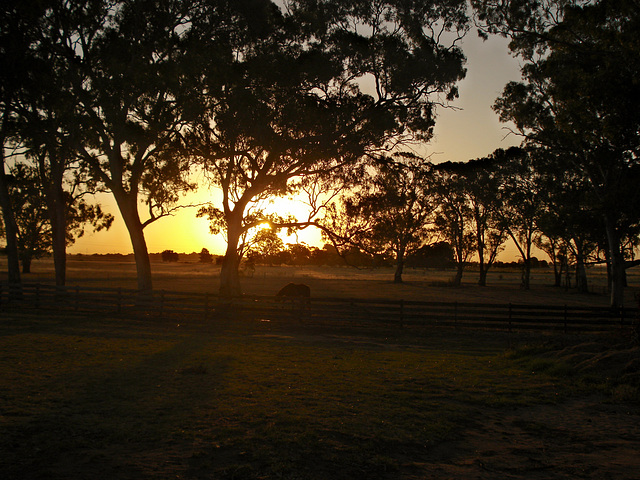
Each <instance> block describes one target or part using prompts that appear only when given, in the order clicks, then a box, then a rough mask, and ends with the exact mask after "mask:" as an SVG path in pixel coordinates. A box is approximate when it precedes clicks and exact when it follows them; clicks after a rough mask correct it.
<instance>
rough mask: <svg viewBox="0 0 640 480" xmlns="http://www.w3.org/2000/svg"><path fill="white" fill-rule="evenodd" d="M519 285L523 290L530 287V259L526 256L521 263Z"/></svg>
mask: <svg viewBox="0 0 640 480" xmlns="http://www.w3.org/2000/svg"><path fill="white" fill-rule="evenodd" d="M520 287H521V288H523V289H524V290H529V289H530V288H531V259H530V258H526V259H525V260H524V263H523V265H522V281H521V283H520Z"/></svg>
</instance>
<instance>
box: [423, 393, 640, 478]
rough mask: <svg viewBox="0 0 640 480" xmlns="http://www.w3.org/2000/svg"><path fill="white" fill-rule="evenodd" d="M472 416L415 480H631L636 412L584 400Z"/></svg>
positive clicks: (636, 461) (636, 463)
mask: <svg viewBox="0 0 640 480" xmlns="http://www.w3.org/2000/svg"><path fill="white" fill-rule="evenodd" d="M478 414H479V417H478V419H477V421H476V422H475V423H474V424H473V425H472V426H470V427H469V428H468V429H467V430H466V431H464V432H462V434H461V436H460V440H459V441H456V442H449V443H447V444H443V445H440V446H438V447H437V448H435V449H433V451H432V452H431V455H430V459H429V461H428V463H427V462H425V463H424V464H423V465H421V468H420V469H421V470H424V471H425V472H427V473H426V475H424V476H421V477H416V478H434V479H435V478H447V479H454V478H455V479H458V478H460V479H466V478H477V479H495V478H500V479H524V478H526V479H545V480H549V479H556V478H557V479H566V478H589V479H592V478H599V479H607V478H609V479H629V480H631V479H635V478H638V471H640V456H639V455H638V451H640V430H639V420H640V417H639V415H638V410H637V409H632V408H631V407H629V406H623V405H612V404H608V403H606V402H605V399H604V398H602V397H599V396H591V397H588V398H583V399H571V400H568V401H566V402H563V403H561V404H558V405H537V406H533V407H519V408H511V409H484V410H482V411H481V412H478Z"/></svg>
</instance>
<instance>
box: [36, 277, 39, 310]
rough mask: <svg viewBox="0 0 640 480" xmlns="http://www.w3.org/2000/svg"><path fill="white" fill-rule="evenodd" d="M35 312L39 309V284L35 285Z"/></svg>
mask: <svg viewBox="0 0 640 480" xmlns="http://www.w3.org/2000/svg"><path fill="white" fill-rule="evenodd" d="M35 304H36V310H39V309H40V284H39V283H36V301H35Z"/></svg>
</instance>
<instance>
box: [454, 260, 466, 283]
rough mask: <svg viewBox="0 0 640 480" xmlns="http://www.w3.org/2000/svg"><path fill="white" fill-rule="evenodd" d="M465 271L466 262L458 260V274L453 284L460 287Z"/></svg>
mask: <svg viewBox="0 0 640 480" xmlns="http://www.w3.org/2000/svg"><path fill="white" fill-rule="evenodd" d="M463 273H464V262H458V265H457V269H456V276H455V277H454V279H453V285H454V286H455V287H459V286H460V285H462V274H463Z"/></svg>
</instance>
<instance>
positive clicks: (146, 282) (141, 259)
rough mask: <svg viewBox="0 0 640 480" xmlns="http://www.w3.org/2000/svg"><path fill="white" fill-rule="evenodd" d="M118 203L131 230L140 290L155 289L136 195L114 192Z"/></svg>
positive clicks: (128, 228) (130, 235)
mask: <svg viewBox="0 0 640 480" xmlns="http://www.w3.org/2000/svg"><path fill="white" fill-rule="evenodd" d="M114 197H115V199H116V203H117V204H118V208H119V209H120V213H121V214H122V218H123V220H124V223H125V225H126V227H127V231H128V232H129V238H130V239H131V246H132V247H133V256H134V258H135V261H136V271H137V277H138V290H139V291H140V292H150V291H151V290H152V289H153V283H152V280H151V261H150V260H149V251H148V250H147V242H146V240H145V238H144V230H143V227H142V222H140V217H139V215H138V208H137V207H138V206H137V202H136V197H135V196H132V195H126V194H119V195H116V194H115V193H114Z"/></svg>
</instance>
